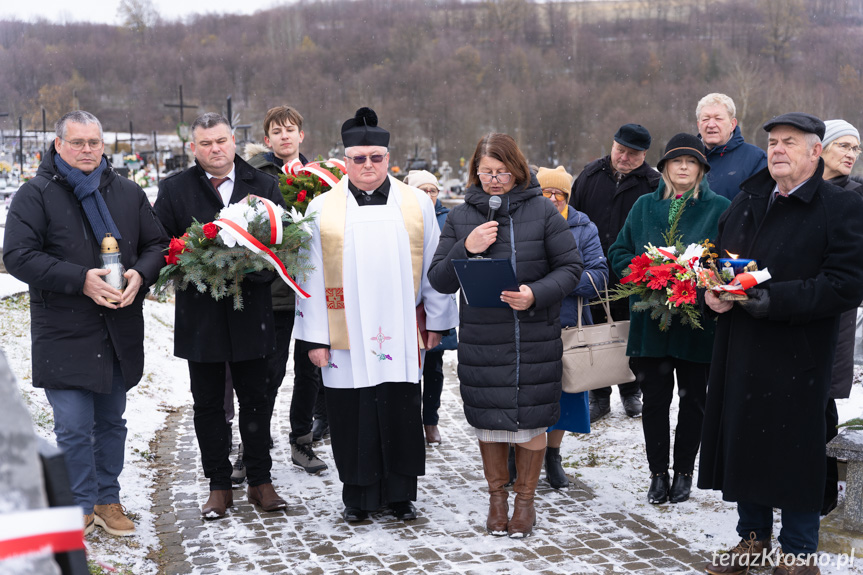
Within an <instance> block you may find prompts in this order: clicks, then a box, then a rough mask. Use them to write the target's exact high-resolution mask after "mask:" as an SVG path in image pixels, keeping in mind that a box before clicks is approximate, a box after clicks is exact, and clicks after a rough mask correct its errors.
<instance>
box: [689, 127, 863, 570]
mask: <svg viewBox="0 0 863 575" xmlns="http://www.w3.org/2000/svg"><path fill="white" fill-rule="evenodd" d="M764 129H765V130H766V131H767V132H768V134H769V138H768V145H767V168H766V169H764V170H762V171H760V172H758V173H757V174H755V175H754V176H752V177H751V178H749V179H748V180H746V181H745V182H743V184H741V186H740V189H741V191H740V194H738V195H737V196H736V197H735V198H734V201H733V202H732V204H731V206H730V207H729V208H728V210H727V211H726V212H725V213H724V214H723V216H722V218H721V219H720V220H719V236H718V239H717V241H716V244H717V245H716V247H717V250H716V251H717V252H719V253H725V252H726V250H728V251H729V252H731V253H736V254H739V257H741V258H749V259H755V260H756V261H757V262H758V265H759V268H761V269H764V268H767V269H768V271H769V272H770V275H771V279H770V280H768V281H767V282H766V283H763V284H760V285H758V287H755V288H752V289H749V290H747V294H748V296H749V299H747V300H746V301H739V302H731V301H724V300H720V299H718V298H717V297H716V296H715V295H714V294H713V293H712V292H708V293H707V295H706V303H707V305H708V306H710V308H711V309H712V310H713V311H714V312H716V313H717V314H718V316H719V318H718V325H717V329H716V341H715V345H714V349H713V362H712V364H711V369H710V379H709V384H708V388H707V404H706V406H705V417H704V430H703V438H702V446H701V462H700V466H699V467H700V472H699V477H698V487H700V488H702V489H717V490H721V491H722V497H723V499H725V500H726V501H735V502H737V511H738V515H739V520H738V523H737V533H738V535H739V536H740V537H741V541H740V543H739V544H738V545H737V546H736V547H735V548H734V549H732V550H731V551H730V552H729V553H725V554H722V555H716V556H714V558H713V561H712V562H711V563H710V564H708V565H707V567H706V570H707V572H708V573H713V574H720V573H722V574H727V573H732V574H736V573H742V572H743V571H744V570H746V568H747V566H748V565H753V566H754V565H763V564H767V565H774V566H775V568H774V570H773V573H774V574H780V575H786V574H793V575H814V574H817V573H820V571H819V569H818V565H817V561H816V560H815V555H814V553H815V551H816V549H817V547H818V528H819V511H820V510H821V504H822V498H823V495H824V469H825V468H824V465H825V447H824V433H825V422H824V410H825V408H826V405H827V395H828V390H829V387H830V374H831V370H832V367H833V353H834V348H835V346H836V334H837V328H838V322H839V316H840V315H841V313H842V312H843V311H845V310H848V309H851V308H854V307H856V305H857V304H858V302H859V301H860V298H861V297H863V251H861V250H860V246H861V245H863V231H861V230H860V228H859V225H858V222H860V221H863V200H861V198H860V196H859V195H858V194H854V193H848V192H846V191H844V190H842V189H840V188H837V187H835V186H833V185H832V184H829V183H827V182H825V181H824V180H823V178H822V173H823V171H824V162H823V161H822V160H821V158H820V154H821V139H822V138H823V137H824V122H822V121H821V120H819V119H818V118H816V117H814V116H810V115H809V114H801V113H791V114H783V115H781V116H778V117H776V118H774V119H772V120H770V121H769V122H767V123H766V124H765V125H764ZM774 508H778V509H780V510H781V512H782V530H781V531H780V533H779V537H778V543H779V545H780V546H781V551H780V550H779V549H773V545H772V543H771V530H772V529H771V528H772V526H773V509H774Z"/></svg>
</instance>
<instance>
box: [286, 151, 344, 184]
mask: <svg viewBox="0 0 863 575" xmlns="http://www.w3.org/2000/svg"><path fill="white" fill-rule="evenodd" d="M323 163H325V164H327V165H330V166H335V167H336V168H338V169H339V170H340V171H341V172H342V173H343V174H344V173H345V172H346V171H347V168H346V166H345V163H344V162H342V161H341V160H337V159H335V158H330V159H329V160H324V162H323ZM282 171H283V172H284V173H285V175H286V176H299V175H300V174H303V173H306V174H313V175H315V176H317V177H319V178H320V179H322V180H323V181H325V182H326V183H327V184H328V185H329V186H330V187H331V188H332V187H334V186H335V185H336V184H337V183H339V178H338V177H336V176H334V175H333V174H332V173H331V172H330V171H329V170H325V169H324V168H323V167H322V166H321V162H311V163H308V164H306V165H305V166H304V165H303V163H302V162H301V161H300V160H299V159H297V158H295V159H293V160H291V161H290V162H288V163H287V164H285V165H284V166H282Z"/></svg>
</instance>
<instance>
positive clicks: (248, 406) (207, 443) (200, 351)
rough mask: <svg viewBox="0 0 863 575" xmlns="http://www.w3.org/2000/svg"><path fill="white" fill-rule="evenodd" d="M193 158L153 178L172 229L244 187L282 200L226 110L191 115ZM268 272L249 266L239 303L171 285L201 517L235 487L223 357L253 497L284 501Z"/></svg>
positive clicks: (215, 208)
mask: <svg viewBox="0 0 863 575" xmlns="http://www.w3.org/2000/svg"><path fill="white" fill-rule="evenodd" d="M191 149H192V153H193V154H194V155H195V165H194V166H192V167H191V168H189V169H187V170H185V171H183V172H181V173H179V174H177V175H175V176H172V177H170V178H167V179H165V180H163V181H162V183H161V184H160V186H159V196H158V198H157V199H156V204H155V209H156V214H157V215H158V216H159V220H160V221H161V222H162V225H163V226H165V229H166V230H167V232H168V233H169V234H170V235H171V236H174V237H179V236H181V235H182V234H183V233H185V231H186V229H187V228H188V227H189V226H190V225H191V224H192V221H193V220H197V221H199V222H211V221H213V220H214V219H215V218H216V215H217V214H218V213H219V211H221V209H222V208H223V207H225V206H227V205H229V204H234V203H237V202H241V201H245V198H246V197H247V196H249V195H250V194H252V195H256V196H260V197H262V198H266V199H268V200H271V201H273V202H276V203H277V204H279V205H282V206H284V200H283V199H282V195H281V194H280V193H279V188H278V185H277V183H276V181H275V180H274V179H273V178H272V177H271V176H268V175H267V174H263V173H261V172H259V171H258V170H256V169H254V168H252V167H251V166H249V165H248V164H247V163H246V162H245V161H243V160H242V159H241V158H240V157H239V156H237V155H236V154H235V151H236V145H235V143H234V136H233V134H231V128H230V126H229V124H228V120H227V119H225V118H224V117H223V116H220V115H219V114H212V113H210V114H204V115H202V116H199V117H198V118H197V119H195V121H194V123H193V124H192V145H191ZM274 277H275V274H274V272H271V271H265V272H254V273H249V274H246V276H245V277H244V278H243V280H242V296H243V309H242V311H239V310H235V309H234V307H233V301H232V299H231V298H222V299H220V300H218V301H216V300H215V299H213V297H212V296H211V295H210V294H209V293H208V292H207V293H201V292H199V291H198V290H196V289H193V288H189V289H185V290H182V291H178V292H177V304H176V311H175V316H174V317H175V321H174V355H176V356H177V357H182V358H184V359H187V360H188V361H189V379H190V382H191V388H192V397H193V400H194V410H195V433H196V435H197V436H198V446H199V447H200V449H201V464H202V465H203V467H204V475H205V476H206V477H207V478H208V479H209V480H210V496H209V499H208V500H207V502H206V503H205V504H204V506H203V508H202V514H203V515H204V517H205V518H212V519H214V518H219V517H223V516H224V515H225V511H226V508H228V507H231V506H232V505H233V496H232V492H231V462H230V460H229V459H228V454H229V452H230V443H231V437H230V435H231V431H230V426H229V425H228V424H227V423H226V420H225V406H224V398H225V375H226V371H225V370H226V365H225V364H226V362H227V364H228V365H229V366H230V369H231V378H232V380H233V384H234V391H236V393H237V399H238V400H239V403H240V417H239V419H240V437H241V438H242V441H243V446H244V450H245V451H244V456H243V460H244V461H245V463H246V468H247V473H248V475H247V477H248V482H249V492H248V494H249V501H251V502H252V503H256V504H258V505H260V506H261V507H262V508H263V509H264V510H265V511H275V510H278V509H284V508H285V507H286V503H285V501H284V500H283V499H282V498H281V497H279V496H278V495H277V494H276V491H275V489H274V488H273V484H272V479H271V478H270V468H271V467H272V459H271V458H270V451H269V440H270V437H269V435H270V434H269V430H270V409H269V399H268V393H267V384H266V377H267V356H268V355H269V354H271V353H273V351H274V350H275V337H274V335H273V308H272V299H271V297H270V283H271V282H272V281H273V279H274Z"/></svg>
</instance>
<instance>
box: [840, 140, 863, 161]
mask: <svg viewBox="0 0 863 575" xmlns="http://www.w3.org/2000/svg"><path fill="white" fill-rule="evenodd" d="M833 145H834V146H836V147H837V148H839V150H840V151H841V152H842V155H848V152H851V153H852V154H854V157H855V158H859V157H860V154H861V153H863V148H861V147H860V146H859V145H857V146H852V145H851V144H849V143H848V142H833Z"/></svg>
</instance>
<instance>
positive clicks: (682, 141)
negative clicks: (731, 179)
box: [656, 134, 710, 174]
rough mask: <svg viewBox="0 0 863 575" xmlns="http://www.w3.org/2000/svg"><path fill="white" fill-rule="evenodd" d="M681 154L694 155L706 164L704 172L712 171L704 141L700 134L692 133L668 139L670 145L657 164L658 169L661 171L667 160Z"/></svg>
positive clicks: (702, 163)
mask: <svg viewBox="0 0 863 575" xmlns="http://www.w3.org/2000/svg"><path fill="white" fill-rule="evenodd" d="M680 156H692V157H693V158H695V159H696V160H698V161H699V162H700V163H701V165H702V166H704V173H705V174H706V173H707V172H709V171H710V164H709V163H708V162H707V156H706V155H705V153H704V142H702V141H701V138H699V137H698V136H693V135H692V134H677V135H676V136H672V137H671V139H670V140H668V145H667V146H665V154H664V155H663V156H662V159H661V160H659V162H657V164H656V169H657V170H659V171H660V172H661V171H662V168H663V167H664V166H665V162H667V161H668V160H670V159H672V158H679V157H680Z"/></svg>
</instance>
